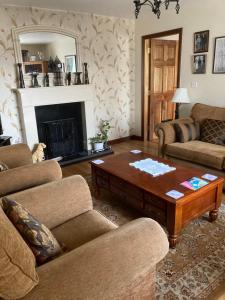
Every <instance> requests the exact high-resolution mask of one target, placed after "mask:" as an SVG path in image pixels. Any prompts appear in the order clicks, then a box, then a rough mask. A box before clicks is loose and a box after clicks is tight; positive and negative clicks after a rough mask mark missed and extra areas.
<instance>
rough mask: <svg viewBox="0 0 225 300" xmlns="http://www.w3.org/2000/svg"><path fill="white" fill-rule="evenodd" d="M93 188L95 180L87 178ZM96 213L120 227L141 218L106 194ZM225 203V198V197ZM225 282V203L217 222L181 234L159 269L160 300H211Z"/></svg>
mask: <svg viewBox="0 0 225 300" xmlns="http://www.w3.org/2000/svg"><path fill="white" fill-rule="evenodd" d="M86 179H87V181H88V183H89V185H90V188H91V189H92V186H91V177H90V176H88V177H86ZM93 201H94V207H95V209H96V210H98V211H100V212H101V213H103V214H104V215H105V216H106V217H107V218H108V219H110V220H111V221H113V222H115V223H116V224H118V225H123V224H125V223H127V222H129V221H131V220H133V219H135V218H138V217H141V215H139V214H138V213H137V212H135V211H134V210H132V209H130V208H128V207H127V206H125V205H123V204H122V203H121V202H119V200H118V197H117V196H115V195H112V194H110V193H108V192H103V193H102V195H101V197H100V198H99V199H93ZM223 202H225V195H223ZM223 280H225V204H222V206H221V208H220V212H219V217H218V219H217V221H216V222H214V223H210V222H209V221H208V215H204V216H202V217H201V218H199V219H197V220H195V221H193V222H191V223H190V224H189V225H188V226H187V227H186V228H185V229H184V230H183V231H182V233H181V235H180V237H179V242H178V244H177V247H176V249H174V250H170V251H169V253H168V255H167V256H166V257H165V259H164V260H163V261H162V262H160V263H159V264H158V266H157V290H156V299H158V300H191V299H194V300H196V299H207V297H208V296H209V295H210V294H211V293H212V291H213V290H214V289H215V288H216V287H217V286H219V285H220V283H221V282H222V281H223Z"/></svg>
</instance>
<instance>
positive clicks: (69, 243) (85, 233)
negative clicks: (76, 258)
mask: <svg viewBox="0 0 225 300" xmlns="http://www.w3.org/2000/svg"><path fill="white" fill-rule="evenodd" d="M116 228H117V226H116V225H115V224H113V223H112V222H111V221H109V220H108V219H106V218H105V217H104V216H103V215H102V214H100V213H99V212H97V211H96V210H90V211H88V212H86V213H83V214H81V215H79V216H77V217H75V218H73V219H71V220H69V221H67V222H65V223H63V224H62V225H59V226H57V227H55V228H53V229H52V233H53V234H54V236H55V237H56V238H57V240H58V241H59V242H60V243H61V244H63V245H64V246H65V249H66V250H67V251H71V250H73V249H75V248H77V247H79V246H81V245H83V244H85V243H87V242H89V241H91V240H93V239H95V238H97V237H98V236H100V235H102V234H104V233H106V232H108V231H111V230H112V229H116Z"/></svg>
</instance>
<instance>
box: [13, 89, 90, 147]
mask: <svg viewBox="0 0 225 300" xmlns="http://www.w3.org/2000/svg"><path fill="white" fill-rule="evenodd" d="M16 91H17V92H18V94H19V97H18V100H19V110H20V114H21V121H22V130H23V138H24V142H25V143H27V144H28V146H29V147H30V149H33V147H34V145H35V144H37V143H39V142H41V141H39V139H38V131H37V122H36V115H35V107H36V106H44V105H54V104H63V103H73V102H84V107H85V118H86V130H87V140H86V141H84V146H85V147H86V149H88V150H90V149H91V145H90V144H89V143H88V139H89V138H90V137H93V136H94V135H95V133H96V132H95V128H96V126H95V120H94V92H93V86H92V85H71V86H57V87H44V88H25V89H17V90H16Z"/></svg>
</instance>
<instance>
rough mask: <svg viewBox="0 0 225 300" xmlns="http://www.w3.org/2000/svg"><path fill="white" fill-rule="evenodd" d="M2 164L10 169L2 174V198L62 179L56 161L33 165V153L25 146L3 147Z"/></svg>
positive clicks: (0, 160) (0, 158) (0, 175)
mask: <svg viewBox="0 0 225 300" xmlns="http://www.w3.org/2000/svg"><path fill="white" fill-rule="evenodd" d="M0 162H3V163H5V164H6V165H7V166H8V167H9V170H7V171H4V172H0V197H2V196H5V195H8V194H11V193H15V192H18V191H21V190H25V189H28V188H31V187H34V186H37V185H41V184H44V183H47V182H51V181H54V180H58V179H61V178H62V171H61V168H60V166H59V164H58V163H57V162H56V161H53V160H51V161H50V160H49V161H43V162H41V163H37V164H33V161H32V153H31V151H30V149H29V147H28V146H27V145H25V144H17V145H12V146H6V147H1V148H0Z"/></svg>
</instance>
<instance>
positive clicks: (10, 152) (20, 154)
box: [0, 144, 33, 169]
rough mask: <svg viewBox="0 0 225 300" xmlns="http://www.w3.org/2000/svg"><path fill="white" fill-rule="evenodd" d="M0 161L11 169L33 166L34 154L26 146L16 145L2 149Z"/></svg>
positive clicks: (0, 150)
mask: <svg viewBox="0 0 225 300" xmlns="http://www.w3.org/2000/svg"><path fill="white" fill-rule="evenodd" d="M0 161H2V162H4V163H5V164H6V165H7V166H8V167H9V168H10V169H12V168H17V167H20V166H24V165H29V164H33V161H32V153H31V151H30V148H29V147H28V146H27V145H26V144H16V145H11V146H5V147H1V148H0Z"/></svg>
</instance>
